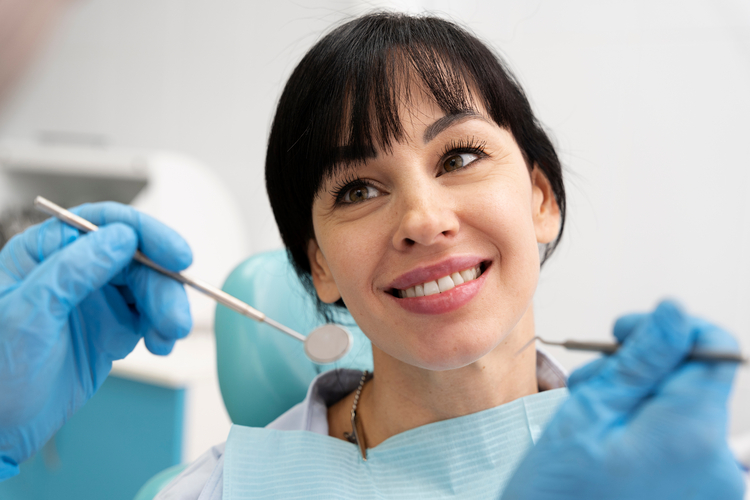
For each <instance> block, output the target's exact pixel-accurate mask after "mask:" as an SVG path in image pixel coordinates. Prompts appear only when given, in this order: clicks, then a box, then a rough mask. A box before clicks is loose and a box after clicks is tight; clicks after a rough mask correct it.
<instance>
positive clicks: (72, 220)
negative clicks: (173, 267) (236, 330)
mask: <svg viewBox="0 0 750 500" xmlns="http://www.w3.org/2000/svg"><path fill="white" fill-rule="evenodd" d="M34 205H35V206H36V207H37V208H38V209H39V210H41V211H43V212H45V213H47V214H49V215H52V216H53V217H57V218H58V219H60V220H61V221H63V222H65V223H66V224H69V225H71V226H73V227H74V228H76V229H78V230H80V231H83V232H84V233H88V232H92V231H96V230H98V229H99V228H98V227H97V226H96V225H95V224H92V223H91V222H89V221H88V220H86V219H84V218H83V217H80V216H78V215H76V214H74V213H73V212H70V211H68V210H65V209H64V208H62V207H61V206H59V205H57V204H55V203H53V202H51V201H49V200H48V199H46V198H43V197H41V196H37V197H36V199H35V200H34ZM133 260H135V261H138V262H140V263H141V264H143V265H144V266H147V267H150V268H151V269H153V270H154V271H158V272H160V273H162V274H164V275H165V276H169V277H170V278H172V279H174V280H176V281H179V282H180V283H182V284H184V285H188V286H191V287H193V288H195V289H196V290H198V291H199V292H201V293H203V294H205V295H207V296H209V297H211V298H212V299H214V300H215V301H216V302H218V303H219V304H222V305H224V306H226V307H228V308H229V309H231V310H233V311H236V312H238V313H240V314H242V315H243V316H247V317H248V318H250V319H254V320H255V321H258V322H260V323H266V324H268V325H269V326H272V327H274V328H276V329H277V330H279V331H280V332H283V333H285V334H287V335H289V336H290V337H292V338H293V339H296V340H299V341H300V342H302V343H304V345H305V354H306V355H307V357H308V358H310V359H311V360H312V361H314V362H316V363H319V364H326V363H333V362H334V361H338V360H339V359H341V358H343V357H344V356H345V355H346V353H348V352H349V349H351V346H352V343H353V339H352V335H351V334H350V333H349V331H348V330H346V328H344V327H343V326H341V325H335V324H331V323H329V324H326V325H323V326H320V327H318V328H316V329H315V330H313V331H312V332H310V334H309V335H308V336H307V337H305V336H304V335H301V334H299V333H297V332H295V331H294V330H292V329H291V328H288V327H286V326H284V325H282V324H281V323H278V322H276V321H274V320H272V319H271V318H269V317H268V316H266V315H265V314H263V313H262V312H260V311H258V310H257V309H255V308H253V307H250V306H249V305H247V304H245V303H244V302H242V301H241V300H239V299H238V298H236V297H233V296H231V295H229V294H228V293H226V292H225V291H223V290H220V289H218V288H216V287H214V286H211V285H209V284H208V283H205V282H203V281H201V280H197V279H195V278H191V277H189V276H186V275H184V274H182V273H176V272H173V271H170V270H169V269H165V268H163V267H161V266H160V265H159V264H157V263H156V262H154V261H152V260H151V259H149V258H148V257H146V256H145V255H143V253H141V251H140V250H136V251H135V255H134V256H133Z"/></svg>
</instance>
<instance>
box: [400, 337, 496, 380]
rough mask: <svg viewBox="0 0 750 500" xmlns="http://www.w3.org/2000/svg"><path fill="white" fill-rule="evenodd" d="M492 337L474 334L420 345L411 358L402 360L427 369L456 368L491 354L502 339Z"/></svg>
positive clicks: (444, 369)
mask: <svg viewBox="0 0 750 500" xmlns="http://www.w3.org/2000/svg"><path fill="white" fill-rule="evenodd" d="M492 337H493V338H486V339H482V338H477V337H476V336H475V335H473V336H472V337H471V338H470V339H452V341H443V342H440V343H439V344H440V345H427V346H420V348H419V349H415V350H413V351H412V352H411V355H410V356H409V358H410V359H408V360H407V359H402V361H405V362H407V363H409V364H411V365H413V366H416V367H418V368H423V369H425V370H432V371H447V370H456V369H458V368H463V367H464V366H467V365H470V364H472V363H474V362H476V361H479V360H480V359H482V358H483V357H484V356H486V355H487V354H489V353H490V352H491V351H492V350H493V349H494V348H495V347H496V346H497V344H498V341H499V340H500V339H498V338H495V336H494V335H493V336H492Z"/></svg>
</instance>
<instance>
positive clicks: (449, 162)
mask: <svg viewBox="0 0 750 500" xmlns="http://www.w3.org/2000/svg"><path fill="white" fill-rule="evenodd" d="M477 158H478V156H477V155H475V154H472V153H461V154H457V155H451V156H449V157H448V158H446V159H445V161H444V162H443V169H445V171H446V172H453V171H454V170H458V169H460V168H463V167H465V166H466V165H468V164H469V163H471V162H473V161H474V160H476V159H477Z"/></svg>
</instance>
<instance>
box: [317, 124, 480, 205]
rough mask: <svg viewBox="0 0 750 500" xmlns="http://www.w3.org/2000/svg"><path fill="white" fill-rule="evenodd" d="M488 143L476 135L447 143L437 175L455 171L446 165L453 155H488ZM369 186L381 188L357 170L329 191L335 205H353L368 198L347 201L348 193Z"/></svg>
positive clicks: (478, 156) (347, 174)
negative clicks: (360, 175) (448, 168)
mask: <svg viewBox="0 0 750 500" xmlns="http://www.w3.org/2000/svg"><path fill="white" fill-rule="evenodd" d="M486 144H487V143H486V141H481V140H479V139H477V138H476V137H474V136H471V137H465V138H463V139H458V140H451V141H450V142H449V143H447V144H446V145H445V147H444V148H443V151H442V153H441V154H440V160H439V161H438V169H439V172H438V174H437V175H438V176H441V175H444V174H446V173H450V172H451V171H453V170H451V171H448V170H447V169H445V167H444V165H445V163H446V162H447V160H449V159H450V158H452V157H455V156H458V155H462V154H472V155H476V157H477V158H476V160H478V159H482V158H486V157H488V156H489V155H488V154H487V152H486ZM476 160H473V161H471V162H470V163H468V164H467V165H466V166H462V167H461V169H462V168H466V167H468V166H469V165H471V163H474V161H476ZM456 170H460V169H456ZM368 188H372V189H376V190H379V189H378V187H377V186H376V184H375V183H374V182H372V181H371V180H369V179H363V178H361V177H359V176H358V175H356V173H355V172H353V171H349V172H347V173H346V175H344V177H343V178H341V179H340V180H338V181H337V182H336V184H335V185H334V186H333V188H331V190H330V191H329V192H330V194H331V195H332V196H333V198H334V205H335V206H338V205H352V204H355V203H360V202H361V201H366V199H364V200H360V201H346V195H347V193H349V192H350V191H351V190H352V189H368ZM368 199H369V198H368Z"/></svg>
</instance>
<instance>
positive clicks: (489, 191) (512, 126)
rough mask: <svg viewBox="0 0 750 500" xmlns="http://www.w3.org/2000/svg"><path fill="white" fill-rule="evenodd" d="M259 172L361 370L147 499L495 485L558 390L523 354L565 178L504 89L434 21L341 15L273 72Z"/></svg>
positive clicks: (305, 277) (558, 222)
mask: <svg viewBox="0 0 750 500" xmlns="http://www.w3.org/2000/svg"><path fill="white" fill-rule="evenodd" d="M266 182H267V189H268V193H269V198H270V200H271V205H272V207H273V210H274V215H275V217H276V221H277V224H278V226H279V230H280V232H281V235H282V238H283V240H284V243H285V245H286V247H287V249H288V253H289V255H290V258H291V261H292V263H293V265H294V267H295V268H296V270H297V272H298V274H299V276H300V278H301V279H302V281H303V283H305V284H306V285H307V286H308V287H309V288H310V290H311V293H314V294H316V296H317V297H318V298H319V300H320V310H321V312H322V313H323V314H324V315H328V314H329V313H330V307H346V308H347V309H348V310H349V312H350V313H351V314H352V316H353V317H354V319H355V320H356V321H357V323H358V325H359V326H360V327H361V329H362V330H363V332H365V334H366V335H367V336H368V337H369V338H370V340H371V341H372V344H373V361H374V376H372V377H371V376H370V375H369V374H361V373H358V372H353V371H347V370H338V371H334V372H328V373H325V374H323V375H321V376H319V377H318V378H317V379H316V380H315V381H314V382H313V384H312V385H311V388H310V391H309V393H308V397H307V398H306V400H305V401H304V402H303V403H302V404H300V405H298V406H296V407H295V408H293V409H292V410H290V411H289V412H287V413H286V414H284V415H282V416H281V417H280V418H279V419H278V420H276V421H275V422H273V423H272V424H270V425H269V426H268V429H265V430H257V429H250V428H245V429H244V430H243V429H241V428H237V427H235V429H233V431H232V434H231V435H230V438H229V441H228V444H227V449H226V453H225V451H224V447H223V445H222V446H219V447H216V448H215V449H213V450H211V451H210V452H209V453H207V454H206V455H204V456H203V457H201V459H199V460H198V461H197V462H196V463H195V464H193V465H192V466H190V467H189V468H188V469H187V470H186V471H185V472H184V473H183V474H182V476H181V477H179V478H177V479H176V480H175V481H174V482H173V483H172V484H170V485H169V486H168V487H167V489H166V490H164V491H163V492H162V494H161V495H160V497H159V498H198V497H199V496H200V498H201V499H203V498H221V497H222V494H223V495H224V498H245V495H246V496H247V497H248V498H255V497H256V496H264V497H279V498H280V497H283V498H288V497H291V496H300V497H303V498H304V497H308V496H316V495H318V496H320V497H326V498H328V497H339V496H340V497H350V496H356V497H373V498H377V497H379V496H381V495H382V496H386V497H391V496H399V497H404V498H410V497H415V496H422V497H437V496H443V495H457V496H461V497H464V498H465V497H468V496H473V497H477V498H489V497H498V496H499V495H500V494H501V493H502V491H503V489H504V487H505V485H506V483H507V480H508V478H509V477H510V475H511V473H512V471H513V470H514V469H515V467H516V466H517V465H518V462H519V461H520V460H521V458H522V456H523V454H524V453H525V452H526V450H527V449H528V447H529V446H530V445H531V444H532V443H533V441H535V440H536V439H537V438H538V436H539V434H540V433H541V428H543V427H544V426H545V425H546V422H547V418H548V417H549V416H550V415H551V414H552V413H553V412H554V410H556V409H557V406H558V404H559V403H560V402H561V401H562V399H564V397H565V396H566V389H564V386H565V376H564V374H563V372H562V369H561V368H560V367H559V366H558V365H557V364H556V363H555V362H554V361H552V360H551V359H550V358H549V357H547V356H546V355H544V354H543V353H541V352H539V353H537V352H535V351H534V350H533V349H525V350H523V349H522V348H523V347H524V346H525V345H527V344H528V342H529V341H530V340H531V339H532V338H533V337H534V335H535V333H534V318H533V307H532V299H533V295H534V291H535V289H536V286H537V281H538V277H539V270H540V265H541V263H542V262H543V261H544V259H546V258H547V257H549V255H550V254H551V253H552V251H553V250H554V248H555V246H556V245H557V242H558V241H559V239H560V236H561V234H562V230H563V227H564V221H565V191H564V187H563V182H562V171H561V166H560V162H559V160H558V157H557V155H556V153H555V150H554V148H553V146H552V144H551V142H550V140H549V138H548V137H547V135H546V134H545V132H544V131H543V130H542V128H541V126H540V125H539V124H538V122H537V121H536V119H535V117H534V115H533V113H532V111H531V108H530V106H529V103H528V101H527V99H526V98H525V96H524V94H523V91H522V90H521V89H520V87H519V86H518V84H517V83H516V82H515V81H514V79H513V78H512V77H511V76H510V74H509V73H508V71H507V70H506V69H505V68H504V66H503V64H502V63H501V62H500V61H499V59H498V58H497V56H495V55H494V54H493V53H492V52H491V51H490V50H489V49H488V48H487V47H486V46H485V45H483V44H482V43H481V42H479V41H478V40H477V39H476V38H474V37H473V36H472V35H470V34H469V33H467V32H466V31H464V30H462V29H461V28H458V27H457V26H455V25H454V24H452V23H449V22H447V21H444V20H441V19H436V18H430V17H419V18H415V17H409V16H405V15H400V14H387V13H380V14H372V15H368V16H364V17H361V18H359V19H355V20H353V21H351V22H348V23H346V24H344V25H342V26H340V27H338V28H336V29H335V30H333V31H332V32H331V33H329V34H328V35H327V36H325V37H324V38H323V39H321V40H320V41H319V42H318V43H317V44H316V45H315V46H314V47H313V48H312V49H311V50H310V51H309V52H308V53H307V55H306V56H305V57H304V58H303V59H302V61H301V62H300V63H299V65H298V66H297V68H296V69H295V71H294V72H293V74H292V76H291V77H290V79H289V81H288V83H287V85H286V88H285V89H284V92H283V94H282V96H281V99H280V102H279V105H278V109H277V112H276V116H275V119H274V122H273V126H272V129H271V134H270V138H269V146H268V153H267V157H266ZM665 307H666V306H665ZM667 309H669V308H668V307H667ZM663 314H665V315H667V316H668V315H669V314H670V313H669V312H665V313H663ZM540 391H542V392H540ZM516 410H518V411H521V413H517V412H516ZM276 430H282V431H293V430H303V431H312V432H306V433H303V434H298V433H289V432H285V433H278V432H275V431H276ZM468 435H471V436H472V437H471V438H470V437H467V436H468ZM331 438H334V439H331ZM488 443H490V444H488ZM313 456H314V457H315V459H314V460H313V459H312V457H313ZM358 457H359V458H358ZM436 457H437V458H436ZM360 459H361V461H360ZM365 461H368V462H367V465H364V463H365ZM299 464H302V465H299ZM352 467H353V468H352ZM424 467H427V470H425V468H424ZM456 470H461V471H462V472H461V473H460V474H458V475H457V476H456V475H455V471H456ZM454 476H455V477H454ZM201 492H202V493H201Z"/></svg>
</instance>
